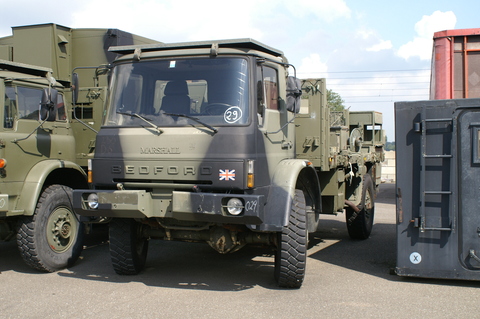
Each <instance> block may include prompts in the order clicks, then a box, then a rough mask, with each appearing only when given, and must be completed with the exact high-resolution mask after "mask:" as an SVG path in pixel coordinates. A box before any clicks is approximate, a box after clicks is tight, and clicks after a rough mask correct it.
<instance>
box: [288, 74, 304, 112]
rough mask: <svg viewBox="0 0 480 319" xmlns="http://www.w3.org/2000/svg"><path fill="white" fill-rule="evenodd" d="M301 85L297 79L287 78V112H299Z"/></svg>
mask: <svg viewBox="0 0 480 319" xmlns="http://www.w3.org/2000/svg"><path fill="white" fill-rule="evenodd" d="M301 88H302V83H301V82H300V80H299V79H297V78H295V77H293V76H289V77H288V78H287V102H286V103H287V110H288V111H290V112H294V113H298V112H300V104H301V101H300V100H301V97H302V89H301Z"/></svg>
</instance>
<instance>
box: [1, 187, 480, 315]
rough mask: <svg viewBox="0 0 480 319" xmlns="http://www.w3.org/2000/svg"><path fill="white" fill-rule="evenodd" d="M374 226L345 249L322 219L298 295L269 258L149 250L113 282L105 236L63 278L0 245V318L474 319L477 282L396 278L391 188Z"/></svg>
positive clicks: (340, 225)
mask: <svg viewBox="0 0 480 319" xmlns="http://www.w3.org/2000/svg"><path fill="white" fill-rule="evenodd" d="M375 209H376V210H375V226H374V229H373V232H372V235H371V237H370V238H369V239H367V240H364V241H354V240H351V239H349V237H348V234H347V230H346V226H345V222H344V219H345V216H344V214H339V215H338V216H327V217H323V222H322V226H321V229H320V231H319V232H318V233H317V234H315V235H314V236H313V238H312V240H311V243H310V248H309V251H308V255H309V257H308V260H307V273H306V278H305V282H304V284H303V286H302V288H300V289H297V290H289V289H280V288H278V287H277V286H276V285H275V282H274V279H273V256H272V251H271V250H269V249H265V248H256V247H246V248H244V249H242V250H240V251H238V252H236V253H233V254H227V255H220V254H218V253H217V252H215V251H214V250H213V249H211V248H210V247H209V246H208V245H207V244H198V243H180V242H165V241H158V240H152V241H151V242H150V249H149V255H148V258H147V265H146V269H145V271H143V272H142V273H140V274H139V275H136V276H119V275H117V274H115V272H114V271H113V269H112V266H111V263H110V256H109V252H108V238H107V236H106V234H105V230H104V229H103V230H102V229H97V230H96V231H95V232H94V233H93V234H92V235H90V236H88V238H87V243H86V244H87V248H86V249H85V250H84V251H83V253H82V257H81V259H80V260H79V261H78V262H77V263H76V264H75V265H74V266H73V267H71V268H69V269H65V270H62V271H59V272H56V273H39V272H37V271H35V270H32V269H30V268H29V267H28V266H26V265H25V264H24V263H23V261H22V259H21V257H20V255H19V253H18V251H17V247H16V244H15V242H14V241H12V242H2V243H0V272H1V273H0V318H47V317H49V318H160V317H161V318H253V317H255V318H319V317H324V318H409V319H411V318H462V317H464V318H467V317H468V318H477V317H480V312H479V310H480V305H479V300H480V289H479V288H480V282H476V281H454V280H432V279H419V278H405V277H399V276H396V275H395V274H394V272H393V268H394V267H395V258H396V257H395V245H396V244H395V240H396V234H395V185H394V184H382V185H381V186H380V192H379V194H378V198H377V200H376V208H375Z"/></svg>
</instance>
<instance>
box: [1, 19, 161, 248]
mask: <svg viewBox="0 0 480 319" xmlns="http://www.w3.org/2000/svg"><path fill="white" fill-rule="evenodd" d="M12 30H13V34H12V35H11V36H7V37H3V38H0V118H1V123H2V124H1V125H0V158H2V159H5V160H6V163H7V164H6V166H5V168H4V169H0V217H8V216H16V215H32V214H33V213H34V211H35V207H36V205H37V201H38V198H39V196H40V194H41V192H42V190H43V189H45V188H46V187H48V186H49V185H51V184H61V185H67V186H70V187H72V188H78V187H82V188H85V187H87V183H86V173H85V169H86V166H87V159H88V158H91V157H92V156H93V155H92V154H93V151H94V145H95V137H96V133H95V131H93V130H91V129H90V128H88V127H86V126H85V125H84V124H87V125H88V126H90V127H91V128H93V129H94V130H96V131H98V130H99V128H100V125H101V122H102V118H103V115H104V101H105V99H106V96H107V94H106V91H107V81H108V78H107V75H106V74H101V75H96V74H95V67H97V68H98V67H99V66H101V65H107V64H109V63H111V62H112V61H113V60H114V59H115V57H116V56H117V54H115V53H111V52H108V47H109V46H110V45H122V44H144V43H158V41H155V40H151V39H148V38H145V37H141V36H137V35H134V34H130V33H127V32H123V31H121V30H117V29H72V28H68V27H64V26H60V25H57V24H41V25H29V26H19V27H13V28H12ZM78 67H80V69H76V68H78ZM83 67H93V68H90V69H83ZM72 72H76V73H79V74H80V75H81V78H82V82H80V84H79V98H78V101H77V104H76V105H73V103H72V100H71V92H70V86H71V82H72ZM7 87H8V90H11V92H17V93H18V90H23V89H25V90H28V91H29V92H30V90H32V91H31V92H34V91H37V92H39V91H41V90H43V89H48V88H50V87H53V88H55V89H56V90H57V91H58V92H59V96H61V97H62V98H63V103H64V105H65V112H64V113H62V114H61V115H58V116H57V118H56V119H55V121H46V122H44V123H42V124H41V125H40V123H41V121H39V119H38V116H36V115H32V116H30V117H24V118H21V113H19V111H18V109H17V108H18V107H19V104H21V103H37V104H38V103H39V102H40V100H39V99H38V97H37V100H36V101H30V102H28V101H27V98H29V97H28V96H27V95H24V97H25V102H24V101H23V100H22V101H20V100H19V101H12V100H11V99H10V98H7V96H6V93H7V92H6V88H7ZM17 95H18V94H17ZM18 96H20V95H18ZM30 99H31V97H30ZM60 101H61V100H60ZM57 106H59V107H60V106H61V105H60V104H58V105H57ZM7 110H8V112H9V113H6V112H7ZM32 114H33V113H32ZM74 114H75V115H74ZM10 115H12V116H10ZM23 115H25V114H23ZM7 118H8V120H7ZM77 119H78V120H77ZM82 122H83V123H84V124H83V123H82ZM7 220H9V219H7ZM0 223H2V221H1V220H0ZM7 224H11V225H13V223H7ZM1 229H4V230H5V228H4V227H2V228H1ZM9 231H11V229H9ZM5 236H6V235H5V234H2V233H1V232H0V239H2V238H4V237H5Z"/></svg>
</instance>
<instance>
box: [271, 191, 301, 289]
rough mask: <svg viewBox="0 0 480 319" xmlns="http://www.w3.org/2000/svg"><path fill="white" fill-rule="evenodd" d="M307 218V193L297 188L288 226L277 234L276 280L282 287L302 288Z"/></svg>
mask: <svg viewBox="0 0 480 319" xmlns="http://www.w3.org/2000/svg"><path fill="white" fill-rule="evenodd" d="M307 241H308V231H307V218H306V213H305V195H304V194H303V192H302V191H301V190H298V189H297V190H295V197H294V198H293V202H292V206H291V208H290V217H289V223H288V226H287V227H284V229H283V231H282V232H279V233H278V235H277V251H276V253H275V280H276V281H277V284H278V285H279V286H280V287H285V288H300V287H301V286H302V283H303V278H304V277H305V265H306V261H307Z"/></svg>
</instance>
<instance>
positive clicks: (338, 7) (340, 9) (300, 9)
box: [284, 0, 351, 22]
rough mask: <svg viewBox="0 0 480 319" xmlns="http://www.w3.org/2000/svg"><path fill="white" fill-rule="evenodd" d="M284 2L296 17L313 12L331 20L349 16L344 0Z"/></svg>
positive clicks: (349, 12) (286, 0)
mask: <svg viewBox="0 0 480 319" xmlns="http://www.w3.org/2000/svg"><path fill="white" fill-rule="evenodd" d="M284 3H285V6H286V7H287V8H288V9H289V11H290V12H291V13H292V14H294V15H296V16H298V17H302V16H305V15H307V14H314V15H316V16H317V17H318V18H320V19H322V20H325V21H327V22H331V21H333V20H336V19H339V18H350V16H351V10H350V8H349V7H348V6H347V4H346V3H345V1H344V0H316V1H312V0H296V1H291V0H285V1H284Z"/></svg>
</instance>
